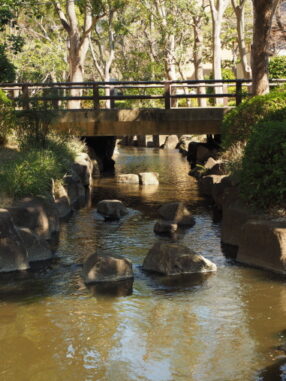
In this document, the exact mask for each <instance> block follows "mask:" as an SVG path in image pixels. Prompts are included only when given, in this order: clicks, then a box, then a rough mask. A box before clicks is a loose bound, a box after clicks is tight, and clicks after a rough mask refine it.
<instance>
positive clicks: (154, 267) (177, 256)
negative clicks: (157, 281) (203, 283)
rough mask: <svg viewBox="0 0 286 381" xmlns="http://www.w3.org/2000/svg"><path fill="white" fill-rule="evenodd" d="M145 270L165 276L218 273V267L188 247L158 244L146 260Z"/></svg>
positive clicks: (144, 263) (174, 244) (150, 251)
mask: <svg viewBox="0 0 286 381" xmlns="http://www.w3.org/2000/svg"><path fill="white" fill-rule="evenodd" d="M143 269H144V270H148V271H153V272H157V273H161V274H164V275H179V274H191V273H205V272H211V271H216V269H217V267H216V265H215V264H214V263H213V262H211V261H209V260H208V259H206V258H204V257H203V256H201V255H198V254H196V253H194V252H193V251H192V250H191V249H189V248H188V247H186V246H183V245H179V244H176V243H164V242H157V243H155V245H154V246H153V247H152V248H151V249H150V250H149V252H148V254H147V256H146V258H145V259H144V262H143Z"/></svg>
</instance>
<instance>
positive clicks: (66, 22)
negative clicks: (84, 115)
mask: <svg viewBox="0 0 286 381" xmlns="http://www.w3.org/2000/svg"><path fill="white" fill-rule="evenodd" d="M53 4H54V6H55V9H56V12H57V14H58V16H59V18H60V20H61V23H62V25H63V27H64V29H65V30H66V31H67V33H68V65H69V76H68V77H69V81H70V82H83V80H84V63H85V59H86V54H87V51H88V48H89V36H90V33H91V30H92V28H93V26H94V25H95V23H96V21H97V20H98V18H99V17H100V16H97V17H96V16H92V6H91V3H90V2H89V1H87V2H86V4H85V8H84V25H83V27H82V28H81V27H80V25H79V21H78V15H77V9H76V6H75V0H66V13H65V12H64V11H63V10H62V8H61V4H60V2H59V1H58V0H53ZM70 95H71V96H73V97H80V96H81V95H82V89H76V88H74V89H72V90H71V91H70ZM80 107H81V104H80V100H70V101H69V102H68V108H69V109H79V108H80Z"/></svg>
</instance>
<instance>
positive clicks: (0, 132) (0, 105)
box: [0, 90, 15, 145]
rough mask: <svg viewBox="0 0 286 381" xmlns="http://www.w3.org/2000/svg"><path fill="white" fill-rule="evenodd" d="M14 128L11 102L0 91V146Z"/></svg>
mask: <svg viewBox="0 0 286 381" xmlns="http://www.w3.org/2000/svg"><path fill="white" fill-rule="evenodd" d="M14 127H15V114H14V108H13V106H12V102H11V100H10V99H9V98H8V97H7V95H6V94H5V93H4V92H3V91H2V90H0V145H2V144H4V143H5V142H6V137H7V135H8V134H9V133H10V132H11V131H12V129H13V128H14Z"/></svg>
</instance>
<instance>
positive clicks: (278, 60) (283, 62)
mask: <svg viewBox="0 0 286 381" xmlns="http://www.w3.org/2000/svg"><path fill="white" fill-rule="evenodd" d="M268 70H269V78H278V79H279V78H286V57H285V56H281V57H272V58H271V59H270V62H269V67H268Z"/></svg>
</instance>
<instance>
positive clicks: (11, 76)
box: [0, 45, 16, 82]
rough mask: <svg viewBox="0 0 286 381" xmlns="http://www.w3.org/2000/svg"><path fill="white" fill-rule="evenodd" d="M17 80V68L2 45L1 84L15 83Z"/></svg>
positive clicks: (0, 55)
mask: <svg viewBox="0 0 286 381" xmlns="http://www.w3.org/2000/svg"><path fill="white" fill-rule="evenodd" d="M15 78H16V71H15V66H14V65H13V64H12V63H11V62H10V61H9V59H8V57H7V55H6V52H5V48H4V46H3V45H0V82H14V81H15Z"/></svg>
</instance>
